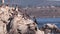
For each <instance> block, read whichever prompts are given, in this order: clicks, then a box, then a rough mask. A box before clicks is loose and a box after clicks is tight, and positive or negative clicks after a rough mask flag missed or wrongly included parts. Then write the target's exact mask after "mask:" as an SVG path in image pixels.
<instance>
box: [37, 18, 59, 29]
mask: <svg viewBox="0 0 60 34" xmlns="http://www.w3.org/2000/svg"><path fill="white" fill-rule="evenodd" d="M36 21H37V24H38V27H39V28H40V27H42V26H43V25H44V24H46V23H52V24H55V25H57V26H58V28H60V18H36Z"/></svg>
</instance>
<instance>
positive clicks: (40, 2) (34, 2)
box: [5, 0, 60, 7]
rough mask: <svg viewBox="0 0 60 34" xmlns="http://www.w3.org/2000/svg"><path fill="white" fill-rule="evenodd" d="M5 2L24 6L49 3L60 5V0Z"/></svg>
mask: <svg viewBox="0 0 60 34" xmlns="http://www.w3.org/2000/svg"><path fill="white" fill-rule="evenodd" d="M5 3H10V4H17V5H20V6H23V7H26V6H29V7H32V6H47V5H55V6H60V1H47V0H5Z"/></svg>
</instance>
